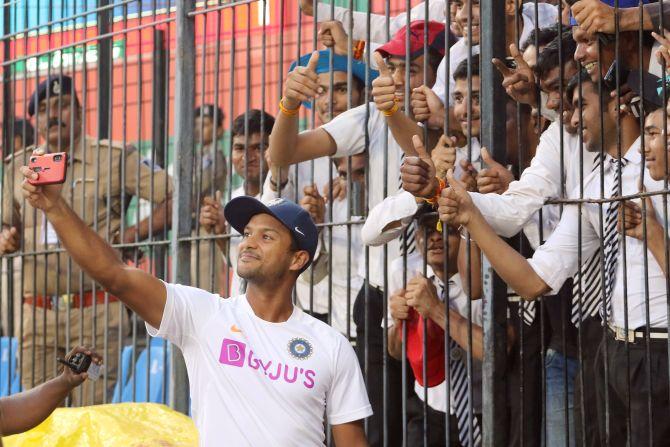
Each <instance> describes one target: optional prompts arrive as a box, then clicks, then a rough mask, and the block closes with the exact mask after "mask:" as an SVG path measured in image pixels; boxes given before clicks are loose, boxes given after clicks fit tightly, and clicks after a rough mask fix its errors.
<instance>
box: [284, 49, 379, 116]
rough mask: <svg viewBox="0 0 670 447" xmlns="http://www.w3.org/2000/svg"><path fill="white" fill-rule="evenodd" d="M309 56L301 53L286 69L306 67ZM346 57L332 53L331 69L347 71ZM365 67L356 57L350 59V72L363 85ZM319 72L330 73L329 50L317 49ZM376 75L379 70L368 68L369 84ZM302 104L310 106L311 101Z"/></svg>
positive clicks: (317, 70) (317, 69)
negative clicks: (297, 66)
mask: <svg viewBox="0 0 670 447" xmlns="http://www.w3.org/2000/svg"><path fill="white" fill-rule="evenodd" d="M310 57H312V53H307V54H304V55H302V56H301V57H300V59H299V60H298V63H297V64H296V63H295V62H293V63H292V64H291V66H290V67H289V69H288V71H289V72H291V71H293V70H294V69H295V67H296V65H300V66H301V67H306V66H307V63H308V62H309V58H310ZM347 59H348V58H347V56H342V55H341V54H334V53H333V71H343V72H344V73H347V64H348V61H347ZM366 69H367V65H365V64H364V63H363V62H361V61H359V60H357V59H352V60H351V74H352V76H354V77H355V78H356V79H358V80H359V81H360V82H361V84H363V85H365V70H366ZM321 73H330V50H321V51H319V63H318V64H317V66H316V74H321ZM377 76H379V72H378V71H377V70H373V69H372V68H370V78H369V79H368V81H369V82H368V84H371V83H372V81H374V80H375V78H376V77H377ZM303 104H304V105H305V106H306V107H308V108H309V107H312V104H311V102H305V103H303Z"/></svg>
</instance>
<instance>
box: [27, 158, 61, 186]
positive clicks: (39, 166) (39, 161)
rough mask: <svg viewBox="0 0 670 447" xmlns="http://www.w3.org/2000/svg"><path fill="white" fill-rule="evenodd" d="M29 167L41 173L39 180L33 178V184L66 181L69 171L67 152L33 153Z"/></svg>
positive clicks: (51, 183)
mask: <svg viewBox="0 0 670 447" xmlns="http://www.w3.org/2000/svg"><path fill="white" fill-rule="evenodd" d="M28 167H29V168H30V169H32V170H33V171H35V172H37V173H38V174H39V178H38V179H37V180H31V181H30V183H31V184H33V185H54V184H57V183H63V182H65V174H66V172H67V153H66V152H56V153H53V154H44V155H31V156H30V160H29V162H28Z"/></svg>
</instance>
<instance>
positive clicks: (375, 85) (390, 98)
mask: <svg viewBox="0 0 670 447" xmlns="http://www.w3.org/2000/svg"><path fill="white" fill-rule="evenodd" d="M374 58H375V62H376V63H377V69H378V70H379V76H377V78H376V79H375V80H374V81H372V98H373V99H374V100H375V104H376V105H377V110H379V111H380V112H386V111H389V110H391V109H392V108H393V107H394V106H395V104H396V96H395V90H396V89H395V81H394V80H393V76H392V75H391V71H390V70H389V68H388V67H387V66H386V62H385V61H384V58H383V57H382V55H381V54H379V53H377V52H375V53H374Z"/></svg>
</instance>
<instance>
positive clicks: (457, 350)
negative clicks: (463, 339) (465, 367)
mask: <svg viewBox="0 0 670 447" xmlns="http://www.w3.org/2000/svg"><path fill="white" fill-rule="evenodd" d="M464 354H465V353H464V352H463V349H461V347H460V346H456V347H454V348H451V351H449V357H451V360H454V361H459V360H463V357H464Z"/></svg>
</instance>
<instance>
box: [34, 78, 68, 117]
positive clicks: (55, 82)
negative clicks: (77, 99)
mask: <svg viewBox="0 0 670 447" xmlns="http://www.w3.org/2000/svg"><path fill="white" fill-rule="evenodd" d="M47 93H48V95H47ZM71 93H72V78H71V77H69V76H65V75H50V76H49V77H47V78H46V79H45V80H44V81H42V82H40V84H39V85H38V86H37V89H36V90H35V91H34V92H33V94H32V96H31V97H30V102H29V103H28V115H30V116H33V115H35V110H36V109H37V105H38V104H39V103H40V101H42V100H43V99H46V97H47V96H49V97H52V96H58V95H69V94H71Z"/></svg>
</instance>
